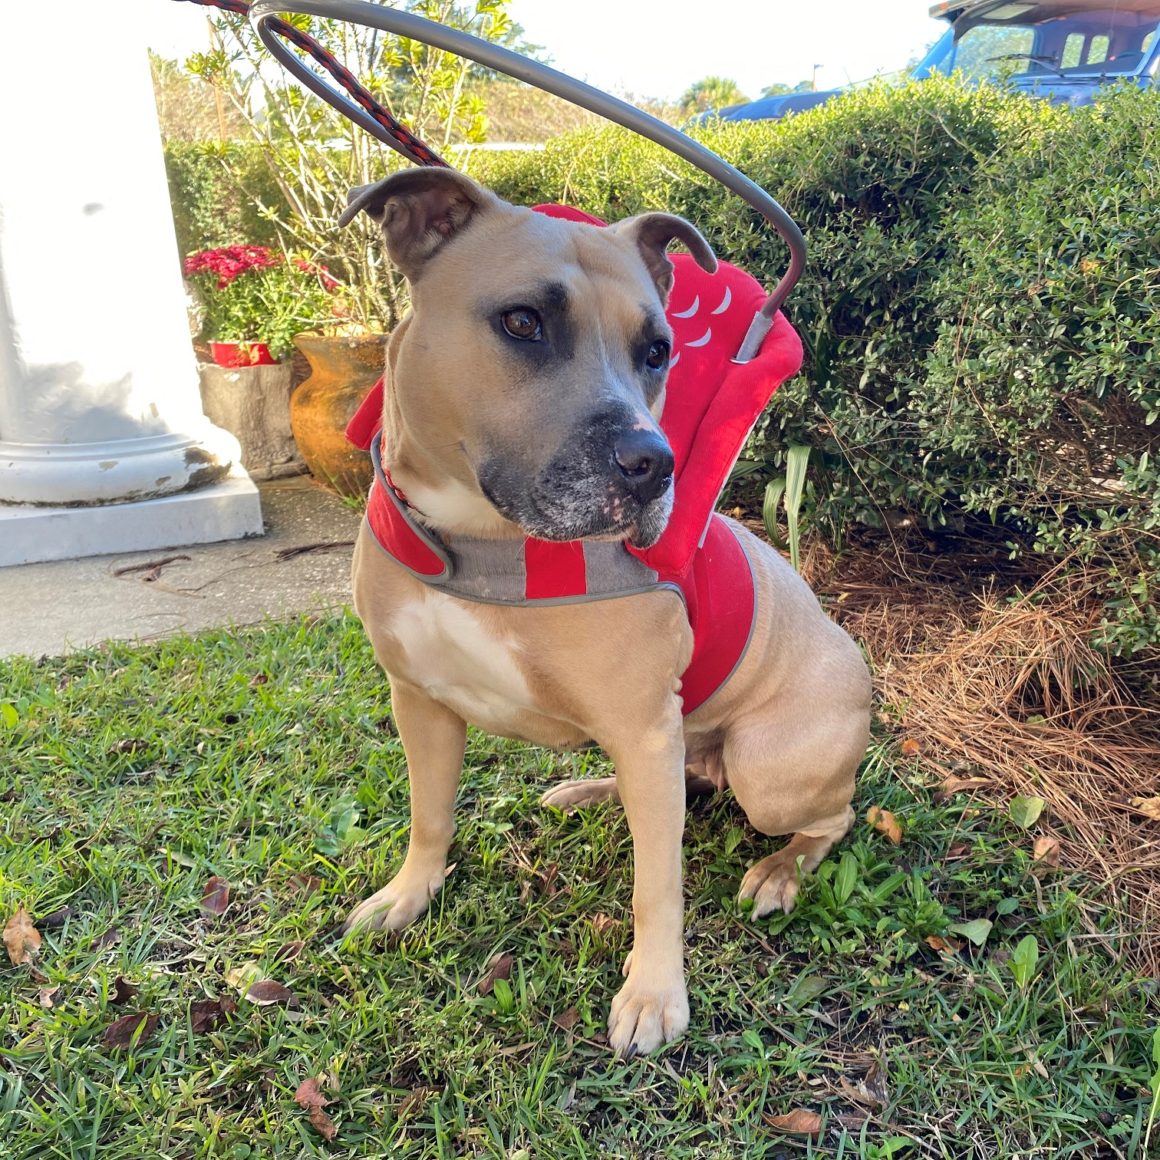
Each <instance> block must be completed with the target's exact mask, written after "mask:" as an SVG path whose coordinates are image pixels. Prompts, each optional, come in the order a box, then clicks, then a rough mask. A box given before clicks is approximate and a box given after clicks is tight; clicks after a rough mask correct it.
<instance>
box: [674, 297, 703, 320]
mask: <svg viewBox="0 0 1160 1160" xmlns="http://www.w3.org/2000/svg"><path fill="white" fill-rule="evenodd" d="M700 309H701V296H700V294H698V295H697V296H696V297H695V298H694V299H693V305H692V306H690V307H689V309H688V310H674V311H673V317H674V318H692V317H693V315H694V314H696V313H697V311H698V310H700Z"/></svg>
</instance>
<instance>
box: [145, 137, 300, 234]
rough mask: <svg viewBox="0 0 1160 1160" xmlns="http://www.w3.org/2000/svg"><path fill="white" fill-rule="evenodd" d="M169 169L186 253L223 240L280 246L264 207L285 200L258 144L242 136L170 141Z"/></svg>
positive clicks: (175, 216)
mask: <svg viewBox="0 0 1160 1160" xmlns="http://www.w3.org/2000/svg"><path fill="white" fill-rule="evenodd" d="M165 169H166V173H167V174H168V177H169V198H170V201H171V202H172V204H173V223H174V226H175V227H176V229H177V247H178V250H179V252H180V253H181V254H182V256H183V257H184V256H185V255H186V254H192V253H193V252H194V251H196V250H212V249H215V248H216V247H218V246H235V245H263V246H272V247H275V248H278V247H280V245H281V238H280V237H279V236H278V229H277V227H276V225H275V223H274V221H273V220H272V218H271V216H270V215H269V213H267V212H264V208H263V207H269V206H274V205H279V204H280V197H279V193H278V189H277V186H276V184H275V182H274V180H273V178H272V177H271V176H270V174H269V169H268V167H267V166H266V165H265V163H264V161H263V157H262V152H261V150H260V149H259V148H258V146H256V145H250V144H248V143H245V142H239V141H196V142H188V141H168V142H166V145H165Z"/></svg>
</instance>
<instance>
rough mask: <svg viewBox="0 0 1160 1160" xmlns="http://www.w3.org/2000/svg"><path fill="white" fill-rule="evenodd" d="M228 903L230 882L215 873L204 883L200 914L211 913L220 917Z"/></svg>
mask: <svg viewBox="0 0 1160 1160" xmlns="http://www.w3.org/2000/svg"><path fill="white" fill-rule="evenodd" d="M229 904H230V884H229V883H228V882H227V881H226V880H225V879H224V878H219V877H218V876H217V875H216V874H215V875H214V876H213V877H212V878H211V879H210V880H209V881H208V882H207V883H206V884H205V889H204V890H203V891H202V893H201V912H202V914H212V915H214V916H215V917H217V918H220V917H221V916H222V915H223V914H225V912H226V907H228V906H229Z"/></svg>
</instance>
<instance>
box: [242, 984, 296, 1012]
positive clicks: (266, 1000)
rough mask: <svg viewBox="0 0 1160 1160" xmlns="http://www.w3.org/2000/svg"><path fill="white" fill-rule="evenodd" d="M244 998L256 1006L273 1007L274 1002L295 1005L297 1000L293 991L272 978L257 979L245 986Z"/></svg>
mask: <svg viewBox="0 0 1160 1160" xmlns="http://www.w3.org/2000/svg"><path fill="white" fill-rule="evenodd" d="M246 998H247V999H248V1000H249V1001H250V1002H251V1003H253V1004H255V1005H256V1006H258V1007H273V1006H274V1005H275V1004H285V1005H287V1006H295V1005H296V1004H297V1002H298V999H297V997H296V996H295V994H294V992H293V991H291V990H290V988H289V987H284V986H283V985H282V984H281V983H279V982H276V981H275V980H274V979H259V980H258V981H257V982H256V983H251V984H250V985H249V986H248V987H247V988H246Z"/></svg>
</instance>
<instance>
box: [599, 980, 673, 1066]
mask: <svg viewBox="0 0 1160 1160" xmlns="http://www.w3.org/2000/svg"><path fill="white" fill-rule="evenodd" d="M688 1026H689V996H688V994H687V992H686V991H685V980H684V978H683V977H682V976H681V974H680V972H677V974H676V977H675V978H674V979H671V980H670V981H668V982H667V983H664V984H660V985H658V983H657V981H656V980H655V979H648V980H646V972H645V970H643V969H642V968H641V967H638V968H637V969H636V970H632V969H631V968H630V969H629V971H628V981H627V982H626V983H625V984H624V986H623V987H621V988H620V991H619V992H618V993H617V995H616V998H615V999H613V1000H612V1011H611V1013H610V1014H609V1016H608V1045H609V1047H611V1048H612V1050H613V1051H614V1052H615V1053H616V1054H617V1055H619V1056H621V1057H622V1058H625V1059H627V1058H628V1057H630V1056H633V1055H648V1053H649V1052H650V1051H655V1050H656V1049H657V1048H658V1047H660V1046H661V1044H663V1043H670V1042H671V1041H672V1040H674V1039H676V1038H677V1037H678V1036H679V1035H683V1034H684V1033H685V1031H686V1029H687V1028H688Z"/></svg>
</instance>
